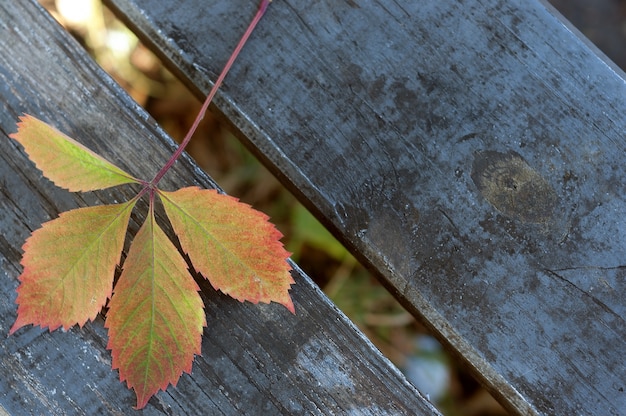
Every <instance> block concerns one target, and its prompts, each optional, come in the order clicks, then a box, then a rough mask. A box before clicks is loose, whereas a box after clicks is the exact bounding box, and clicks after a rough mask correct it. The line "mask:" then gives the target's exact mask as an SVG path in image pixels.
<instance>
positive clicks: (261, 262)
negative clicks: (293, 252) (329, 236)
mask: <svg viewBox="0 0 626 416" xmlns="http://www.w3.org/2000/svg"><path fill="white" fill-rule="evenodd" d="M159 195H160V196H161V200H162V201H163V206H164V207H165V211H166V213H167V216H168V218H169V220H170V222H171V223H172V226H173V227H174V231H175V232H176V235H177V236H178V239H179V240H180V244H181V246H182V248H183V250H184V251H185V252H187V254H189V258H190V259H191V262H192V263H193V265H194V267H195V269H196V270H198V271H199V272H200V273H202V275H203V276H204V277H206V278H207V279H208V280H209V281H210V282H211V285H213V287H214V288H216V289H219V290H221V291H222V292H224V293H226V294H228V295H230V296H232V297H233V298H235V299H238V300H240V301H244V300H248V301H250V302H252V303H258V302H266V303H269V302H272V301H273V302H277V303H280V304H282V305H284V306H285V307H286V308H287V309H289V311H291V312H292V313H294V306H293V302H292V301H291V298H290V297H289V288H290V287H291V285H292V284H293V283H294V281H293V279H292V277H291V274H290V273H289V271H290V270H291V267H290V266H289V263H287V257H289V253H288V252H287V251H286V250H285V249H284V248H283V245H282V243H281V242H280V238H281V237H282V235H281V233H280V232H279V231H278V230H277V229H276V227H275V226H274V225H273V224H271V223H270V222H268V217H267V215H265V214H263V213H262V212H259V211H256V210H254V209H252V208H251V207H250V206H249V205H246V204H243V203H241V202H239V201H238V200H237V199H236V198H233V197H230V196H227V195H222V194H219V193H217V192H216V191H215V190H210V189H200V188H196V187H189V188H183V189H180V190H178V191H176V192H164V191H159Z"/></svg>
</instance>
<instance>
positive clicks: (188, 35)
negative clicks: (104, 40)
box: [108, 0, 626, 414]
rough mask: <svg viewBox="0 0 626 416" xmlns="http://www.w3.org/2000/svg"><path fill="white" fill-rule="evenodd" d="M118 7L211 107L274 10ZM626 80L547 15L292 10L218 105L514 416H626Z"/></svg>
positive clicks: (434, 1)
mask: <svg viewBox="0 0 626 416" xmlns="http://www.w3.org/2000/svg"><path fill="white" fill-rule="evenodd" d="M108 3H109V4H111V5H112V7H113V9H115V10H116V11H117V12H118V14H119V15H120V16H123V17H124V18H125V20H126V21H127V22H128V23H129V24H130V25H131V26H132V27H134V28H135V29H136V30H137V32H139V33H142V34H143V38H144V39H145V40H146V41H147V42H148V43H151V44H152V46H153V47H154V48H155V49H156V50H157V51H158V53H160V54H161V55H162V56H163V57H164V58H165V59H166V60H168V61H169V62H170V64H171V66H172V68H173V69H174V70H175V71H176V72H177V73H178V74H179V75H181V76H182V77H183V79H185V80H186V82H187V83H188V84H189V85H190V86H191V87H192V88H195V90H196V91H200V92H201V93H206V91H207V89H208V85H209V84H210V80H211V79H215V74H217V73H218V72H219V70H220V67H221V66H222V65H223V63H224V61H225V60H226V58H227V57H228V54H229V51H230V49H231V48H232V46H233V45H234V44H235V42H236V40H237V37H238V34H239V33H241V32H242V30H243V28H244V27H245V25H246V22H247V21H248V20H249V19H250V17H251V16H252V14H253V13H254V8H255V6H256V4H253V3H255V2H233V1H225V0H212V1H207V0H202V1H197V0H186V1H183V2H176V4H174V3H171V2H166V1H156V0H152V1H150V0H108ZM242 3H244V4H245V7H244V6H243V5H242ZM248 3H250V4H248ZM622 76H623V74H622V73H621V72H619V71H617V70H615V69H614V66H612V65H607V63H606V62H604V61H603V60H602V59H601V58H599V57H598V56H597V55H596V53H595V52H594V51H593V50H591V49H590V48H589V47H588V44H587V42H585V41H583V40H581V39H580V38H578V37H577V35H576V34H575V33H574V32H573V31H572V30H571V28H570V27H569V26H568V25H566V24H564V23H563V21H562V20H561V19H560V18H559V17H558V16H557V15H556V14H555V12H554V11H553V9H552V8H551V7H549V6H547V5H545V4H543V3H542V2H540V1H537V0H511V1H500V0H464V1H453V0H429V1H414V2H393V1H392V2H390V1H380V0H363V1H358V2H357V1H335V0H321V1H315V2H311V1H304V0H284V1H280V2H274V3H273V4H272V5H271V6H270V9H269V12H268V13H267V15H266V16H265V17H264V20H263V21H262V24H261V25H260V28H259V29H258V30H257V31H256V32H255V34H254V36H253V38H252V39H251V41H250V43H249V44H248V45H247V47H246V54H245V56H244V57H242V58H241V60H240V61H239V64H238V67H237V68H236V69H235V70H234V71H233V72H232V73H231V74H230V76H229V78H228V79H227V80H226V84H225V86H224V88H223V90H222V91H223V93H222V94H221V95H220V96H219V97H218V100H217V106H218V107H219V110H220V111H221V112H222V113H223V114H224V116H225V118H226V119H228V120H230V121H231V122H232V124H233V126H234V127H235V128H236V129H237V131H238V132H239V133H240V136H241V137H242V139H243V140H244V141H245V142H247V143H248V144H249V145H250V146H251V148H253V149H254V150H255V152H256V153H257V155H259V157H260V158H261V159H262V160H263V161H264V162H265V163H266V164H267V165H268V167H270V169H272V170H273V171H274V172H275V173H276V174H277V175H278V176H279V178H281V179H282V180H283V182H284V183H285V184H286V185H288V186H290V188H291V189H292V190H293V191H294V192H295V193H296V194H297V195H299V197H300V198H301V199H302V200H303V201H304V202H305V203H306V205H307V206H309V207H310V208H311V209H312V210H313V211H314V212H316V213H317V215H318V216H319V217H320V219H321V220H322V221H324V223H325V224H327V225H328V226H329V227H330V228H331V229H332V230H333V231H334V232H335V233H336V234H337V235H338V236H339V237H340V238H341V239H342V241H343V242H344V243H345V244H346V245H347V246H348V247H350V248H351V249H352V251H353V252H354V253H355V254H356V255H357V256H358V257H359V258H360V259H361V260H363V261H364V262H365V263H366V264H368V265H369V266H371V268H372V269H373V270H376V271H377V272H378V273H379V274H380V276H381V278H382V281H383V282H384V283H385V284H386V285H387V287H388V288H389V289H390V290H391V291H392V292H393V293H394V294H395V295H396V296H397V297H398V298H399V299H400V301H401V302H402V303H403V304H404V305H405V306H406V307H407V308H408V309H409V310H411V311H412V312H413V313H415V314H416V315H417V316H419V317H421V318H422V319H423V320H424V321H425V322H426V323H427V324H428V325H429V326H430V327H432V328H433V329H434V330H435V331H436V332H437V333H438V334H439V336H440V338H441V340H442V341H443V342H444V343H446V344H447V345H448V346H450V347H451V349H452V350H453V351H455V352H456V353H457V354H458V356H459V357H461V358H462V359H463V360H464V361H465V362H466V363H467V364H468V365H469V366H470V367H472V368H473V369H474V371H475V373H476V374H477V375H478V376H479V377H480V378H481V379H482V380H483V381H484V382H485V384H486V385H487V386H488V387H490V389H491V391H492V392H493V393H494V394H495V395H496V396H497V397H499V399H500V400H501V401H502V402H503V404H505V405H506V406H507V407H508V408H509V409H510V410H512V411H515V412H518V413H522V414H530V413H545V414H618V413H619V412H622V411H623V409H626V393H625V389H626V380H625V377H626V366H625V364H624V360H623V354H622V351H623V350H624V349H625V347H626V326H625V322H624V312H625V311H626V308H625V300H624V299H626V297H625V291H626V284H625V280H624V278H625V276H626V267H624V264H626V262H625V260H624V256H625V254H626V232H625V231H626V230H625V229H624V224H625V222H624V218H625V217H626V204H625V202H626V201H625V198H626V186H625V185H626V180H624V178H625V177H626V172H625V167H624V163H623V154H624V151H625V150H626V142H625V141H624V132H625V131H626V118H625V117H624V114H626V85H625V83H624V79H623V78H622Z"/></svg>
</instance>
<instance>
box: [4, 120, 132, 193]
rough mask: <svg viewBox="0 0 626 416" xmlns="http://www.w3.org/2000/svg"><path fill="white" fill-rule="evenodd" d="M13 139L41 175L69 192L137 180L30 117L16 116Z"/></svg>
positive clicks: (107, 186)
mask: <svg viewBox="0 0 626 416" xmlns="http://www.w3.org/2000/svg"><path fill="white" fill-rule="evenodd" d="M17 126H18V130H17V133H13V134H11V135H10V137H11V138H12V139H15V140H17V141H18V142H19V143H20V144H21V145H22V146H24V150H26V153H28V157H29V158H30V159H31V160H32V161H33V162H35V165H37V167H38V168H39V169H41V171H42V172H43V174H44V176H46V177H47V178H48V179H50V180H51V181H52V182H54V183H55V184H56V185H57V186H59V187H61V188H66V189H68V190H70V191H72V192H77V191H81V192H84V191H94V190H96V189H104V188H109V187H111V186H117V185H122V184H125V183H140V181H139V180H138V179H135V178H133V177H132V176H131V175H130V174H128V173H126V172H124V171H123V170H122V169H120V168H118V167H117V166H115V165H114V164H112V163H111V162H109V161H107V160H106V159H104V158H103V157H102V156H100V155H98V154H96V153H94V152H92V151H91V150H89V149H88V148H86V147H85V146H83V145H82V144H80V143H78V142H77V141H76V140H74V139H72V138H70V137H68V136H66V135H65V134H63V133H61V132H60V131H58V130H57V129H55V128H54V127H52V126H50V125H48V124H46V123H44V122H43V121H41V120H39V119H37V118H35V117H33V116H30V115H24V116H22V117H20V122H19V123H18V125H17Z"/></svg>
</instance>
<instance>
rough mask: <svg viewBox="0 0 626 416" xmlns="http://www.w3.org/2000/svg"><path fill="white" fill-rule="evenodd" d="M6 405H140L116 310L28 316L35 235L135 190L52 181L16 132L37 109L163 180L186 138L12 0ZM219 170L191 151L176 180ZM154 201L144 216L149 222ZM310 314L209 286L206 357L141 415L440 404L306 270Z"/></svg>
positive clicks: (0, 15)
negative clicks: (70, 320) (49, 319)
mask: <svg viewBox="0 0 626 416" xmlns="http://www.w3.org/2000/svg"><path fill="white" fill-rule="evenodd" d="M0 40H1V41H0V195H1V197H0V264H1V266H2V267H1V268H0V334H4V335H3V336H0V374H1V377H0V380H1V382H0V414H5V413H8V414H9V415H16V416H17V415H20V416H21V415H27V414H33V415H45V414H57V415H60V414H68V415H78V414H84V415H103V414H116V415H119V414H138V412H136V411H134V410H132V406H134V405H135V397H134V393H133V392H132V391H129V390H127V388H126V386H125V385H124V384H122V383H120V382H119V379H118V373H117V372H116V371H111V358H110V353H109V351H107V350H106V348H105V346H106V342H107V340H106V331H105V330H104V328H103V322H102V319H101V318H99V319H97V321H96V322H94V323H88V324H86V325H85V326H84V327H83V328H82V329H79V328H72V329H71V330H69V331H67V332H62V331H55V332H53V333H50V332H48V331H47V330H42V329H41V328H38V327H31V326H29V327H26V328H23V329H20V330H19V331H18V332H17V333H16V334H14V335H12V336H10V337H7V336H6V334H7V333H8V331H9V328H10V327H11V325H12V324H13V322H14V320H15V317H16V309H17V307H16V305H15V298H16V292H15V289H16V288H17V286H18V280H17V278H18V276H19V274H20V272H21V266H20V265H19V262H20V258H21V248H20V247H21V246H22V244H23V243H24V240H25V239H26V238H27V237H28V235H29V233H30V232H31V231H32V230H35V229H37V228H39V227H40V225H41V223H42V222H44V221H47V220H50V219H52V218H55V217H57V215H58V214H59V212H62V211H64V210H67V209H70V208H76V207H79V206H85V205H87V204H89V205H92V204H102V203H110V202H113V201H120V200H124V199H128V198H129V197H131V195H132V193H131V190H130V189H129V188H125V187H120V188H116V189H113V190H111V191H107V192H96V193H85V194H71V193H69V192H66V191H64V190H62V189H59V188H56V187H55V186H54V185H53V184H52V183H50V182H49V181H48V180H46V179H45V178H42V175H41V172H39V171H38V170H37V169H36V168H35V167H34V165H33V164H32V163H31V162H30V161H29V160H28V159H27V157H26V155H25V154H24V152H23V150H22V149H21V147H20V146H19V145H18V144H17V143H16V142H15V141H13V140H10V139H9V138H8V137H7V136H8V135H9V134H10V133H13V132H14V131H15V130H16V122H17V118H18V116H19V115H21V114H22V113H25V112H26V113H30V114H33V115H37V116H38V117H41V118H42V119H44V120H47V121H49V122H51V123H52V124H53V125H55V126H56V127H58V128H59V129H61V130H62V131H64V132H66V133H68V134H69V135H71V136H73V137H75V138H76V139H77V140H79V141H81V142H82V143H84V144H85V145H87V146H88V147H90V148H91V149H93V150H95V151H97V152H99V153H100V154H101V155H103V156H104V157H106V158H108V159H109V160H112V161H114V162H115V163H116V164H118V165H119V166H121V167H123V168H124V169H127V170H128V171H129V172H131V173H132V174H134V175H137V176H139V177H146V178H149V177H152V175H154V173H155V172H156V171H157V170H158V168H159V167H160V166H161V165H162V164H163V163H164V162H165V161H166V160H167V158H168V157H169V155H170V154H171V152H172V150H173V148H174V145H173V142H172V141H171V140H170V139H169V138H168V137H167V136H166V135H165V134H164V133H163V131H161V130H160V129H159V128H158V126H157V125H155V123H154V121H153V120H151V119H150V118H149V117H148V116H147V115H146V113H145V112H144V111H143V110H141V109H140V108H139V107H138V106H137V105H136V104H135V103H134V102H133V101H132V100H131V99H130V98H129V97H128V96H127V95H126V94H125V93H124V92H123V91H122V90H121V89H120V88H119V86H118V85H117V84H115V83H114V82H113V81H112V80H111V79H109V78H108V76H106V75H105V74H104V73H103V72H102V71H101V70H100V69H99V68H98V67H97V65H96V64H95V63H94V62H93V61H92V60H91V59H90V58H89V57H87V56H86V54H85V53H84V51H83V50H82V49H81V48H80V46H78V45H77V43H76V42H75V41H74V40H72V39H71V38H70V37H69V35H67V34H66V33H65V32H64V31H63V30H62V29H61V28H60V27H59V26H58V25H57V24H56V23H55V22H54V21H53V20H52V19H51V18H50V17H49V16H48V15H47V13H46V12H45V11H43V10H42V9H41V8H40V7H39V6H38V5H37V4H36V3H35V2H34V1H19V2H14V1H8V0H2V1H0ZM188 185H199V186H204V187H213V186H214V184H213V183H212V182H211V180H210V179H209V178H208V177H207V176H206V175H205V174H204V173H203V172H202V171H200V170H199V169H198V168H197V167H195V165H194V164H193V163H192V162H190V161H189V160H188V159H185V160H183V161H181V162H179V163H177V164H176V166H175V168H174V169H173V171H172V172H170V173H168V175H167V176H166V177H165V178H164V179H163V188H164V189H175V188H178V187H181V186H188ZM145 210H146V204H145V203H140V206H139V209H138V210H136V212H135V213H133V216H132V219H131V233H133V232H136V230H137V228H138V224H139V223H141V222H142V220H143V218H144V215H145ZM294 279H295V280H296V282H297V283H296V285H295V286H294V287H293V290H292V294H293V298H294V303H295V306H296V312H297V315H295V316H293V315H291V314H290V313H289V312H288V311H287V310H286V309H285V308H284V307H282V306H278V305H276V304H272V305H260V306H255V305H251V304H249V303H245V304H242V303H239V302H237V301H236V300H233V299H231V298H229V297H227V296H224V295H221V294H220V293H217V292H216V291H214V290H213V289H211V287H210V286H209V285H208V284H206V283H203V284H202V289H203V291H202V296H203V300H204V302H205V304H206V314H207V323H208V327H207V328H206V329H205V332H204V337H203V344H202V356H200V357H197V358H196V360H195V362H194V365H193V372H192V374H191V375H183V377H182V378H181V379H180V381H179V382H178V386H177V387H176V388H172V387H170V388H168V389H167V391H166V392H165V393H159V394H157V396H155V397H154V398H152V399H151V400H150V402H149V403H148V405H147V407H146V408H145V410H143V411H142V412H141V414H146V415H157V414H168V415H212V414H329V413H333V414H342V413H351V414H352V413H354V414H372V415H375V414H376V415H377V414H396V413H401V414H413V413H421V414H437V412H436V411H435V410H434V408H433V407H432V406H431V405H430V404H429V403H428V402H427V401H426V400H425V399H424V398H423V397H422V396H420V394H419V393H418V392H417V391H416V390H415V388H414V387H413V386H412V385H410V384H409V383H408V382H407V381H406V380H405V379H404V377H403V376H402V374H401V373H400V372H399V371H398V370H397V369H396V368H395V367H393V366H392V365H391V364H390V363H389V362H388V361H387V360H386V359H385V358H383V357H382V356H381V355H380V353H379V352H378V351H377V350H376V349H375V348H374V347H373V346H372V345H371V344H370V343H369V342H368V341H367V340H366V339H365V338H364V336H363V335H362V334H361V333H360V332H359V331H358V330H356V328H355V327H354V326H353V325H352V324H351V323H350V322H349V321H348V320H347V318H346V317H345V316H344V315H343V314H342V313H341V312H339V311H338V310H337V309H336V308H335V307H334V306H333V305H332V304H331V303H330V302H329V300H328V299H327V298H326V297H325V296H324V295H323V294H322V293H321V292H320V291H319V289H317V288H316V286H315V285H314V284H313V283H312V282H311V281H310V279H309V278H308V277H307V276H305V275H304V274H303V273H302V272H301V271H300V270H298V269H297V267H296V269H295V270H294Z"/></svg>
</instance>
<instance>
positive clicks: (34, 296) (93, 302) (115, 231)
mask: <svg viewBox="0 0 626 416" xmlns="http://www.w3.org/2000/svg"><path fill="white" fill-rule="evenodd" d="M135 202H136V200H131V201H129V202H126V203H123V204H117V205H102V206H96V207H86V208H78V209H74V210H71V211H67V212H64V213H62V214H60V216H59V218H56V219H54V220H52V221H48V222H46V223H44V224H43V226H42V227H41V228H40V229H38V230H36V231H34V232H33V233H32V235H31V236H30V237H29V238H28V240H26V243H24V246H23V249H24V255H23V257H22V265H23V266H24V271H23V272H22V274H21V275H20V277H19V279H20V281H21V284H20V286H19V287H18V289H17V293H18V295H17V304H18V309H17V319H16V321H15V323H14V324H13V327H12V328H11V330H10V333H11V334H12V333H13V332H15V331H16V330H18V329H19V328H21V327H22V326H25V325H28V324H33V325H39V326H41V327H49V328H50V330H51V331H52V330H54V329H56V328H58V327H60V326H63V328H64V329H68V328H69V327H71V326H73V325H75V324H78V325H80V326H82V325H84V324H85V322H87V320H93V319H94V318H95V317H96V315H97V314H98V312H99V311H100V310H101V308H102V307H103V306H104V304H105V303H106V301H107V299H108V298H109V297H110V296H111V290H112V287H113V276H114V274H115V266H116V265H117V263H118V262H119V260H120V256H121V253H122V248H123V247H124V238H125V236H126V227H127V226H128V220H129V217H130V213H131V211H132V208H133V206H134V205H135Z"/></svg>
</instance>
